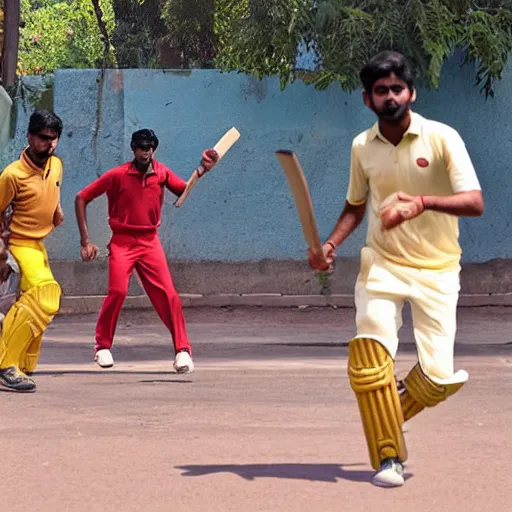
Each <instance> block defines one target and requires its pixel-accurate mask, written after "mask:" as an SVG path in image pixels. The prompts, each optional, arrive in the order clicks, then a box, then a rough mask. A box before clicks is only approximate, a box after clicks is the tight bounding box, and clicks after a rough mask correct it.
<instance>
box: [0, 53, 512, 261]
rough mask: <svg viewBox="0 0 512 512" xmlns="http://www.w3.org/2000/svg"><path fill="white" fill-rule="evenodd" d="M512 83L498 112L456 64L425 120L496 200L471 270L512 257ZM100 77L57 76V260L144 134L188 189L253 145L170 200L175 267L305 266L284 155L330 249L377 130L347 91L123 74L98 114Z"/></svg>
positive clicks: (226, 78) (71, 252) (101, 240)
mask: <svg viewBox="0 0 512 512" xmlns="http://www.w3.org/2000/svg"><path fill="white" fill-rule="evenodd" d="M511 73H512V69H511V68H509V69H507V72H506V73H505V75H504V78H503V81H502V82H501V83H500V84H498V86H497V91H496V98H495V99H493V100H488V101H486V100H485V99H484V97H483V96H482V95H481V94H480V93H479V92H478V90H477V89H475V88H474V87H473V85H472V84H473V82H472V77H473V75H472V70H471V69H469V68H464V69H463V70H459V69H458V66H457V62H453V63H452V64H451V65H450V66H448V67H447V69H446V71H445V73H444V75H443V78H442V84H441V88H440V90H439V91H423V90H421V91H419V100H418V102H417V105H416V107H415V110H416V111H418V112H420V113H421V114H423V115H425V116H427V117H432V118H435V119H437V120H440V121H443V122H446V123H448V124H450V125H451V126H453V127H454V128H456V129H458V130H459V132H460V133H461V135H462V137H463V138H464V139H465V141H466V144H467V146H468V149H469V151H470V153H471V156H472V158H473V160H474V163H475V166H476V168H477V172H478V174H479V177H480V180H481V184H482V187H483V188H484V191H485V196H486V201H487V210H486V213H485V215H484V217H482V218H480V219H469V220H462V221H461V243H462V245H463V249H464V260H465V261H478V262H480V261H487V260H490V259H493V258H510V257H511V256H512V237H510V236H509V223H510V218H511V213H512V206H511V205H510V201H509V198H510V197H511V195H512V194H511V192H512V190H511V188H512V187H511V184H512V177H511V170H512V169H511V165H510V163H511V162H512V126H511V123H512V88H511V87H510V86H511V84H512V74H511ZM98 77H99V74H98V72H97V71H96V70H66V71H64V70H63V71H58V72H57V73H56V75H55V83H54V109H55V111H56V112H57V113H58V114H59V115H61V116H62V118H63V121H64V124H65V130H64V134H63V137H62V139H61V141H60V144H59V148H58V152H59V154H60V156H61V157H62V159H63V160H64V164H65V173H66V174H65V181H64V185H63V207H64V211H65V214H66V216H67V218H66V222H65V225H64V226H63V227H62V228H60V229H59V230H57V231H56V232H55V233H54V234H52V235H51V236H50V238H49V240H48V247H49V252H50V256H51V257H52V258H54V259H77V258H78V231H77V229H76V227H75V220H74V211H73V202H74V196H75V194H76V192H77V191H78V190H79V189H80V188H81V187H83V186H84V185H86V184H87V183H89V182H90V181H91V180H92V179H94V178H95V177H96V176H97V175H99V174H100V173H102V172H104V171H105V170H106V169H109V168H110V167H113V166H115V165H117V164H119V163H121V162H122V161H126V160H128V159H130V157H131V155H130V150H129V139H130V135H131V133H132V132H133V131H134V130H136V129H139V128H142V127H150V128H152V129H154V130H155V132H156V133H157V134H158V136H159V138H160V141H161V143H160V147H159V149H158V152H157V155H156V157H157V159H159V160H161V161H162V162H164V163H166V164H167V165H168V166H169V167H171V168H172V169H173V170H174V171H175V172H176V173H177V174H179V175H181V176H182V177H183V178H185V179H187V178H188V176H189V175H190V173H191V171H192V170H193V169H194V167H195V166H196V165H197V164H198V162H199V159H200V155H201V151H202V149H204V148H206V147H211V146H213V145H214V144H215V142H216V141H217V140H218V139H219V138H220V137H221V136H222V135H223V133H224V132H225V131H226V130H227V129H229V128H231V127H232V126H236V127H237V128H238V130H239V131H240V132H241V134H242V137H241V139H240V140H239V141H238V143H237V144H236V145H235V146H234V147H233V148H232V150H231V151H230V152H229V153H228V154H227V155H226V157H225V159H224V160H223V161H222V162H221V164H219V166H218V167H217V168H216V169H215V170H214V171H213V172H212V173H211V174H209V175H207V176H206V177H205V178H204V179H202V180H201V181H200V182H199V184H198V185H197V186H196V188H195V189H194V191H193V192H192V194H191V196H190V197H189V199H188V200H187V202H186V203H185V204H184V205H183V206H182V207H181V208H180V209H175V208H173V206H172V203H173V201H174V198H173V197H172V196H171V195H170V194H169V195H168V196H167V200H166V205H165V207H164V212H163V222H162V227H161V237H162V240H163V243H164V246H165V248H166V250H167V252H168V254H169V257H170V258H172V259H176V260H191V261H201V260H210V261H212V260H214V261H237V262H241V261H254V260H262V259H277V260H288V259H296V260H299V259H303V258H304V254H305V245H304V241H303V237H302V231H301V228H300V224H299V222H298V218H297V214H296V211H295V204H294V202H293V200H292V197H291V194H290V191H289V189H288V184H287V182H286V179H285V176H284V174H283V172H282V171H281V169H280V168H279V166H278V164H277V161H276V159H275V156H274V152H275V150H276V149H281V148H286V149H292V150H294V151H296V152H297V154H298V156H299V158H300V160H301V162H302V165H303V167H304V171H305V174H306V176H307V179H308V181H309V185H310V189H311V194H312V198H313V203H314V206H315V212H316V216H317V220H318V224H319V229H320V232H321V236H322V237H325V236H327V235H328V234H329V232H330V230H331V228H332V226H333V225H334V223H335V221H336V219H337V217H338V215H339V213H340V210H341V208H342V206H343V202H344V198H345V193H346V189H347V184H348V169H349V158H350V145H351V141H352V139H353V137H354V136H356V135H357V134H358V133H359V132H360V131H362V130H364V129H365V128H367V127H368V126H369V125H370V124H372V123H373V122H374V118H373V115H372V113H371V112H369V111H368V110H367V109H366V108H365V107H364V106H363V105H362V101H361V95H360V92H357V93H354V94H346V93H344V92H343V91H341V90H340V88H339V87H338V86H336V85H333V86H332V87H330V88H329V89H328V90H327V91H315V90H314V89H313V88H312V87H307V86H305V85H303V84H302V83H296V84H293V85H292V86H290V87H289V88H288V89H286V91H284V92H281V91H280V90H279V83H278V81H277V80H274V79H267V80H264V81H263V82H259V81H256V80H254V79H252V78H249V77H247V76H244V75H237V74H222V73H219V72H217V71H211V70H200V71H199V70H197V71H193V72H191V73H183V72H169V71H168V72H163V71H156V70H124V71H110V72H108V73H107V76H106V80H105V85H104V87H103V92H102V98H101V102H100V104H99V105H98V83H97V79H98ZM39 82H40V81H39ZM39 82H38V81H37V80H36V81H35V82H34V83H35V84H36V85H37V84H39ZM24 109H26V111H25V110H24ZM98 112H99V114H100V119H99V122H98ZM29 114H30V106H28V107H27V105H23V103H22V102H19V103H18V124H17V126H18V131H17V135H16V138H15V140H14V141H12V142H11V144H10V146H9V147H8V148H7V150H6V151H5V152H4V154H3V156H2V157H1V160H2V161H1V163H2V164H6V163H7V162H8V161H9V160H10V159H12V158H14V157H15V154H17V153H18V152H19V150H20V149H21V148H22V147H23V143H24V132H25V130H26V125H27V119H28V115H29ZM96 132H97V133H96ZM88 216H89V224H90V226H91V235H92V238H93V240H94V241H95V242H96V243H98V244H99V245H101V246H102V247H105V246H106V244H107V243H108V239H109V236H110V232H109V229H108V225H107V220H106V202H105V201H104V200H99V201H97V202H96V203H93V204H92V205H91V206H90V207H89V211H88ZM364 236H365V232H364V228H362V229H360V230H359V231H358V232H357V233H356V234H355V235H353V236H352V237H351V238H350V239H349V240H348V241H347V242H346V244H345V246H344V248H343V249H342V250H341V251H339V255H340V256H357V255H358V253H359V249H360V247H361V245H362V244H363V242H364Z"/></svg>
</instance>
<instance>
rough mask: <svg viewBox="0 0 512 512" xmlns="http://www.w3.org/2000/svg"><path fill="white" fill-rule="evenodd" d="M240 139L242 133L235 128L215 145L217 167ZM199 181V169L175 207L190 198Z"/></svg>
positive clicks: (195, 171)
mask: <svg viewBox="0 0 512 512" xmlns="http://www.w3.org/2000/svg"><path fill="white" fill-rule="evenodd" d="M239 138H240V132H239V131H238V130H237V129H236V128H235V127H233V128H231V129H230V130H228V131H227V132H226V133H225V134H224V135H223V136H222V138H221V139H220V140H219V142H217V144H215V146H214V147H213V149H214V150H215V151H216V152H217V154H218V155H219V159H218V160H217V164H216V165H218V163H219V162H220V161H221V160H222V158H223V157H224V155H225V154H226V153H227V152H228V151H229V150H230V149H231V147H232V146H233V144H234V143H235V142H236V141H237V140H238V139H239ZM198 179H199V172H198V170H197V169H195V170H194V172H193V173H192V175H191V176H190V178H189V179H188V181H187V186H186V188H185V190H184V191H183V194H181V196H180V197H179V198H178V199H177V201H176V202H175V203H174V206H176V208H179V207H180V206H181V205H182V204H183V203H184V201H185V199H186V198H187V197H188V196H189V194H190V191H191V190H192V189H193V188H194V186H195V184H196V183H197V180H198Z"/></svg>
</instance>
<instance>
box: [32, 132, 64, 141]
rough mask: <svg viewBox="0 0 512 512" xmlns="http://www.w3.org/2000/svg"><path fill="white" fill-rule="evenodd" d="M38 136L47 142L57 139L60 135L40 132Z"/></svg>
mask: <svg viewBox="0 0 512 512" xmlns="http://www.w3.org/2000/svg"><path fill="white" fill-rule="evenodd" d="M37 137H39V138H40V139H41V140H44V141H45V142H46V141H48V142H51V141H52V140H56V139H58V138H59V137H56V136H53V135H44V134H43V133H38V134H37Z"/></svg>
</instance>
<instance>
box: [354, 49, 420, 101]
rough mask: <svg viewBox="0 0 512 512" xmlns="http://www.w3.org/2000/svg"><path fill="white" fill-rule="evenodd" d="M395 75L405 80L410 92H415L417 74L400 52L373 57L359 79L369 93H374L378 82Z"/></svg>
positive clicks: (379, 54) (381, 53) (386, 52)
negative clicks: (374, 87)
mask: <svg viewBox="0 0 512 512" xmlns="http://www.w3.org/2000/svg"><path fill="white" fill-rule="evenodd" d="M392 73H394V74H395V75H396V76H397V77H398V78H399V79H400V80H403V81H404V82H405V83H406V84H407V86H408V87H409V90H410V91H411V92H412V91H413V90H414V81H415V78H416V77H415V73H414V70H413V68H412V66H411V64H410V62H409V61H408V60H407V59H406V58H405V57H404V56H403V55H402V54H401V53H398V52H390V51H385V52H380V53H378V54H377V55H375V56H374V57H372V58H371V59H370V60H369V61H368V63H367V64H366V65H365V66H364V67H363V69H361V72H360V73H359V77H360V78H361V82H362V83H363V87H364V89H365V91H366V92H367V93H370V94H371V92H372V90H373V86H374V84H375V82H376V81H377V80H380V79H381V78H385V77H388V76H389V75H391V74H392Z"/></svg>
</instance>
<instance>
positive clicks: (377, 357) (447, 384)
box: [309, 52, 484, 487]
mask: <svg viewBox="0 0 512 512" xmlns="http://www.w3.org/2000/svg"><path fill="white" fill-rule="evenodd" d="M360 76H361V81H362V83H363V87H364V91H363V98H364V103H365V105H366V106H367V107H369V108H370V109H371V110H372V111H373V112H374V113H375V114H376V115H377V118H378V121H377V123H376V124H375V125H374V126H373V127H372V128H370V129H369V130H367V131H365V132H364V133H362V134H360V135H359V136H357V137H356V138H355V139H354V142H353V145H352V155H351V169H350V182H349V188H348V194H347V198H346V202H345V207H344V209H343V212H342V213H341V216H340V218H339V220H338V222H337V224H336V226H335V228H334V230H333V232H332V233H331V235H330V236H329V237H328V239H327V240H326V242H325V244H324V246H323V253H324V256H325V258H326V259H327V261H328V262H332V260H333V258H334V256H335V254H334V251H335V249H336V248H337V247H338V246H339V245H340V244H341V243H342V242H343V241H344V240H345V239H346V238H347V237H348V236H349V235H350V234H351V233H352V232H353V231H354V230H355V229H356V228H357V226H358V225H359V224H360V222H361V221H362V220H363V217H364V215H365V212H366V210H367V209H368V211H369V212H368V213H369V218H368V234H367V240H366V245H365V247H363V249H362V250H361V268H360V272H359V276H358V278H357V282H356V286H355V305H356V327H357V334H356V336H355V337H354V339H353V340H352V341H351V342H350V344H349V361H348V374H349V378H350V383H351V386H352V389H353V390H354V392H355V394H356V397H357V401H358V405H359V410H360V413H361V419H362V422H363V426H364V432H365V436H366V440H367V444H368V451H369V454H370V459H371V463H372V466H373V468H374V469H375V470H377V471H376V474H375V476H374V479H373V483H374V484H375V485H377V486H381V487H396V486H400V485H403V483H404V478H403V462H404V461H405V460H406V459H407V449H406V446H405V441H404V438H403V433H402V432H403V431H402V426H403V423H404V421H407V420H409V419H411V418H412V417H413V416H415V415H416V414H417V413H419V412H420V411H422V410H423V409H424V408H425V407H433V406H435V405H437V404H438V403H439V402H441V401H443V400H445V399H446V398H447V397H449V396H450V395H452V394H453V393H455V392H456V391H458V390H459V389H460V388H461V386H462V385H463V384H464V383H465V382H466V381H467V379H468V374H467V373H466V372H465V371H463V370H460V371H458V372H454V342H455V331H456V308H457V301H458V295H459V288H460V286H459V272H460V256H461V248H460V246H459V243H458V236H459V230H458V217H460V216H468V217H471V216H473V217H476V216H480V215H482V213H483V210H484V201H483V197H482V192H481V188H480V184H479V181H478V178H477V176H476V173H475V170H474V168H473V165H472V162H471V159H470V157H469V155H468V152H467V150H466V148H465V145H464V142H463V141H462V139H461V137H460V136H459V134H458V133H457V132H456V131H455V130H454V129H452V128H450V127H449V126H446V125H444V124H442V123H438V122H435V121H431V120H428V119H425V118H424V117H422V116H420V115H418V114H416V113H413V112H411V109H410V105H411V103H413V102H414V100H415V99H416V90H415V87H414V74H413V72H412V70H411V67H410V64H409V63H408V62H407V60H406V59H405V58H404V57H403V56H402V55H401V54H399V53H396V52H383V53H380V54H378V55H376V56H375V57H374V58H372V59H371V60H370V61H369V62H368V64H367V65H366V66H365V67H364V68H363V69H362V71H361V75H360ZM321 261H322V260H321V258H319V255H318V254H314V253H312V252H311V251H310V252H309V262H310V265H311V266H312V267H313V268H316V269H319V270H324V269H323V268H322V263H321ZM405 301H408V302H409V303H410V305H411V310H412V315H413V324H414V336H415V339H416V345H417V348H418V359H419V363H418V364H417V365H416V366H415V367H414V368H413V369H412V370H411V372H410V373H409V374H408V375H407V377H406V378H405V380H404V381H403V390H402V392H401V394H399V393H398V389H397V384H396V381H395V378H394V357H395V355H396V352H397V348H398V336H397V334H398V331H399V329H400V327H401V325H402V308H403V305H404V303H405Z"/></svg>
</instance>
